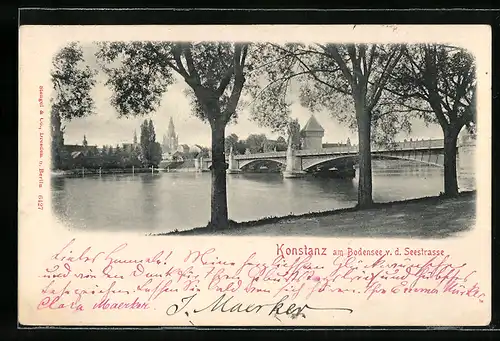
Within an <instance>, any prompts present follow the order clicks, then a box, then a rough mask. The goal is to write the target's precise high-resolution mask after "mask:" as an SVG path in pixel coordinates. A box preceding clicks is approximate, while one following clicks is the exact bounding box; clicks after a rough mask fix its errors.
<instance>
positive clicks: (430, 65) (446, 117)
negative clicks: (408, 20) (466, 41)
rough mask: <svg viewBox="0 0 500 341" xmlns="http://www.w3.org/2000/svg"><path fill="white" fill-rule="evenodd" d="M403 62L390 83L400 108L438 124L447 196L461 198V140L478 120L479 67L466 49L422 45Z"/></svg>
mask: <svg viewBox="0 0 500 341" xmlns="http://www.w3.org/2000/svg"><path fill="white" fill-rule="evenodd" d="M403 58H404V59H403V62H402V63H400V64H399V66H398V67H397V68H396V69H395V72H394V73H393V75H392V77H391V81H390V82H388V84H387V88H388V91H390V92H391V93H393V94H395V95H396V97H395V98H396V99H397V101H398V104H399V105H401V106H402V107H405V108H407V109H409V110H412V111H415V112H417V113H419V115H420V116H421V117H422V118H423V119H424V120H425V121H426V122H428V123H438V124H439V125H440V126H441V129H442V131H443V136H444V194H445V195H447V196H455V195H457V194H458V181H457V139H458V135H459V133H460V131H461V130H462V129H463V128H464V126H465V127H467V128H469V129H470V130H473V129H474V123H475V120H476V67H475V61H474V56H473V55H471V54H470V53H469V52H468V51H466V50H465V49H463V48H459V47H455V46H449V45H442V44H418V45H410V46H407V47H406V48H405V52H404V55H403Z"/></svg>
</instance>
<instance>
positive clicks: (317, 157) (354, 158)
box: [196, 139, 460, 178]
mask: <svg viewBox="0 0 500 341" xmlns="http://www.w3.org/2000/svg"><path fill="white" fill-rule="evenodd" d="M457 148H458V151H459V153H458V154H460V146H459V147H457ZM372 159H374V160H377V159H382V160H402V161H406V162H417V163H421V164H427V165H432V166H436V167H443V162H444V140H443V139H433V140H420V141H418V140H417V141H407V142H406V141H405V142H397V143H394V144H392V145H391V146H389V147H387V146H376V145H373V146H372ZM226 160H227V163H228V170H227V172H228V173H240V172H245V171H252V169H255V167H257V169H259V168H260V167H264V168H275V169H277V170H280V171H281V172H282V173H283V175H284V176H285V177H289V178H292V177H300V176H302V175H304V174H306V173H308V172H317V171H322V170H328V169H336V170H338V171H350V172H351V173H350V174H352V176H354V165H355V164H357V162H358V146H357V145H351V146H339V147H332V148H324V149H319V150H311V149H308V150H293V149H292V148H291V147H289V148H288V150H287V151H284V152H268V153H257V154H247V155H234V154H232V153H230V154H229V155H228V156H227V157H226ZM211 164H212V161H211V160H210V159H204V160H203V159H201V160H197V163H196V166H197V168H198V169H199V170H200V171H204V170H209V169H210V166H211Z"/></svg>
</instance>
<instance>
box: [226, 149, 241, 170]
mask: <svg viewBox="0 0 500 341" xmlns="http://www.w3.org/2000/svg"><path fill="white" fill-rule="evenodd" d="M228 161H229V162H228V164H229V165H228V168H227V169H226V173H227V174H238V173H241V169H239V168H238V162H237V161H236V159H235V157H234V153H233V146H231V149H230V151H229V160H228Z"/></svg>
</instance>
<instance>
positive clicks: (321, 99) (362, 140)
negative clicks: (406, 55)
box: [250, 44, 403, 207]
mask: <svg viewBox="0 0 500 341" xmlns="http://www.w3.org/2000/svg"><path fill="white" fill-rule="evenodd" d="M402 50H403V49H402V46H400V45H378V44H311V45H303V44H286V45H277V44H265V45H264V46H261V47H260V48H259V51H261V57H260V58H261V59H263V61H264V63H263V65H265V67H263V68H260V69H258V73H260V74H261V75H263V77H262V76H261V78H264V79H265V81H263V80H262V79H259V80H256V81H255V82H254V84H253V85H254V86H253V87H252V89H250V92H251V94H252V96H253V98H254V100H253V102H252V103H253V110H252V114H253V117H254V119H255V120H257V122H259V123H260V124H261V125H265V126H269V127H271V128H273V129H274V130H281V129H283V125H284V124H289V122H290V105H291V104H292V100H291V97H292V96H290V94H289V92H290V88H291V87H292V85H297V84H298V85H299V87H300V99H301V104H302V105H304V106H307V107H309V108H310V109H311V110H328V111H330V112H331V113H332V115H334V116H336V117H337V118H339V119H340V120H341V121H345V122H346V123H347V124H348V125H349V126H350V127H352V128H355V129H356V130H357V132H358V140H359V186H358V206H360V207H369V206H371V205H372V203H373V199H372V166H371V146H370V144H371V138H372V136H373V135H374V134H373V132H372V124H373V122H375V121H377V120H379V119H380V120H382V117H383V118H384V121H385V122H387V123H389V124H379V126H378V127H379V128H382V129H384V128H388V127H391V126H392V125H393V124H395V123H397V122H398V121H397V120H396V119H394V115H395V114H394V113H391V112H389V111H386V110H382V108H380V101H381V98H383V96H384V88H385V85H386V84H387V82H388V80H389V76H390V75H391V73H392V71H393V69H394V68H395V67H396V65H398V63H399V61H400V59H401V56H402ZM255 79H257V77H256V78H255ZM287 94H288V97H287ZM378 115H381V117H378ZM382 115H383V116H382ZM381 135H384V134H381Z"/></svg>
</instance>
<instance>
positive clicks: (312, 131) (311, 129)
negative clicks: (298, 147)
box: [300, 115, 325, 149]
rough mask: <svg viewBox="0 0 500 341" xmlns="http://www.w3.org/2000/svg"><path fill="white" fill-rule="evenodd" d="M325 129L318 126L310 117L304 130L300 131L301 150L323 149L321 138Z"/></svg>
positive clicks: (312, 117)
mask: <svg viewBox="0 0 500 341" xmlns="http://www.w3.org/2000/svg"><path fill="white" fill-rule="evenodd" d="M324 135H325V129H323V127H322V126H321V124H319V122H318V121H317V120H316V117H314V115H311V117H310V118H309V120H308V121H307V122H306V124H305V126H304V128H302V130H301V131H300V136H301V137H302V141H303V142H302V143H303V145H302V149H321V148H323V142H322V140H323V136H324Z"/></svg>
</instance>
